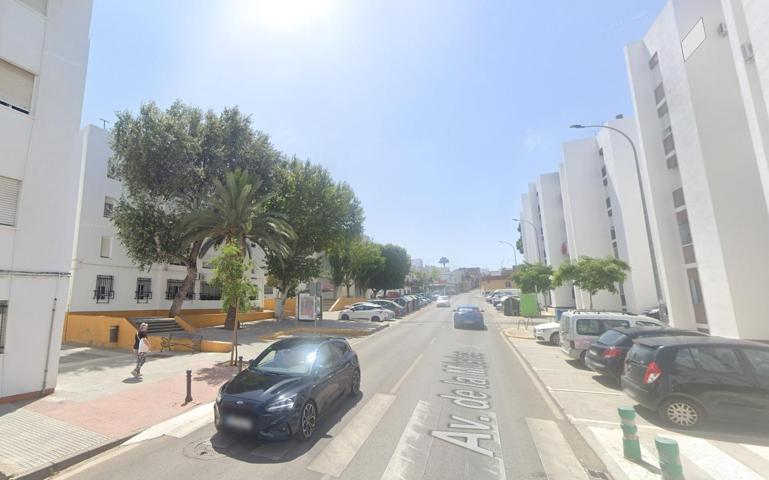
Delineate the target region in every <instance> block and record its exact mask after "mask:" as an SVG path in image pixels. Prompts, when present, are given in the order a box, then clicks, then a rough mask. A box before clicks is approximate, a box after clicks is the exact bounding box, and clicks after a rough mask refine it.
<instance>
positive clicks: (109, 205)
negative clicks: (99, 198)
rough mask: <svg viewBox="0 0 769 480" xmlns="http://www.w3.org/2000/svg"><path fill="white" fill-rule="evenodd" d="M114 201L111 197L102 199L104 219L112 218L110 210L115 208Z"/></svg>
mask: <svg viewBox="0 0 769 480" xmlns="http://www.w3.org/2000/svg"><path fill="white" fill-rule="evenodd" d="M115 203H117V202H116V201H115V199H114V198H112V197H104V218H109V217H111V216H112V209H113V208H115Z"/></svg>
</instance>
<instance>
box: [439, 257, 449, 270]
mask: <svg viewBox="0 0 769 480" xmlns="http://www.w3.org/2000/svg"><path fill="white" fill-rule="evenodd" d="M438 263H440V264H441V265H443V268H446V264H447V263H449V259H448V258H446V257H441V259H440V260H438Z"/></svg>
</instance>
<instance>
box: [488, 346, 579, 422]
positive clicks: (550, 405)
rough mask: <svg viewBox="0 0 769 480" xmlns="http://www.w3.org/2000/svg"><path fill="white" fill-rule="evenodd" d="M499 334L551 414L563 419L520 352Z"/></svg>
mask: <svg viewBox="0 0 769 480" xmlns="http://www.w3.org/2000/svg"><path fill="white" fill-rule="evenodd" d="M499 334H500V336H501V337H502V341H503V342H504V344H505V345H507V348H509V349H510V351H511V352H513V355H514V356H515V358H517V359H518V362H520V364H521V365H522V366H523V371H524V372H526V375H528V377H529V379H531V383H533V384H534V388H536V389H537V391H538V392H539V394H540V396H541V397H542V398H543V399H544V400H545V404H546V405H547V406H548V408H549V409H550V411H551V412H552V413H553V416H555V418H556V419H558V420H565V418H564V416H563V413H561V410H560V409H559V408H558V407H557V406H556V405H555V402H554V401H553V398H552V397H551V396H550V395H551V394H550V393H549V392H548V391H547V390H545V389H544V387H543V386H542V383H541V382H540V380H539V378H537V376H536V375H535V374H534V372H533V371H532V370H531V368H530V367H529V365H528V363H526V360H524V359H523V357H522V356H521V354H520V353H518V350H517V349H516V347H515V346H514V345H513V344H512V343H511V342H510V341H509V340H508V339H507V338H506V337H505V334H504V333H502V332H500V333H499Z"/></svg>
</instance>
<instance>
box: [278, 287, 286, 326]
mask: <svg viewBox="0 0 769 480" xmlns="http://www.w3.org/2000/svg"><path fill="white" fill-rule="evenodd" d="M283 295H284V293H283V292H282V291H281V290H280V288H278V296H277V297H275V320H278V321H280V320H283V310H284V308H283V307H284V306H285V305H286V298H285V297H284V296H283Z"/></svg>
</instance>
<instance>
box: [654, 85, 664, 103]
mask: <svg viewBox="0 0 769 480" xmlns="http://www.w3.org/2000/svg"><path fill="white" fill-rule="evenodd" d="M663 100H665V85H664V84H662V83H660V84H659V85H657V88H655V89H654V101H656V102H657V104H658V105H659V103H660V102H661V101H663Z"/></svg>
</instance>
